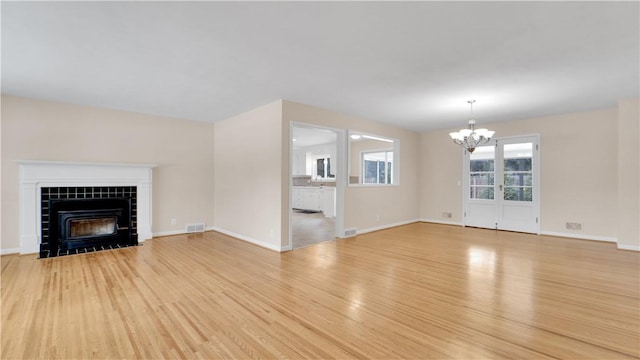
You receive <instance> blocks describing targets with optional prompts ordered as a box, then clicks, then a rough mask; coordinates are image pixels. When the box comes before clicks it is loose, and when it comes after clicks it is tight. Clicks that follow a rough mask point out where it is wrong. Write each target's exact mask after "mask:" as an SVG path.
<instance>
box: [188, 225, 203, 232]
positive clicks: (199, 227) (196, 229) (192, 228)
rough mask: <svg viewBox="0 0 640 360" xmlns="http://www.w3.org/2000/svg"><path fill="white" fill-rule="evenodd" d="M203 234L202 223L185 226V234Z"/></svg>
mask: <svg viewBox="0 0 640 360" xmlns="http://www.w3.org/2000/svg"><path fill="white" fill-rule="evenodd" d="M197 232H204V223H197V224H187V233H197Z"/></svg>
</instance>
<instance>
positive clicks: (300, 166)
mask: <svg viewBox="0 0 640 360" xmlns="http://www.w3.org/2000/svg"><path fill="white" fill-rule="evenodd" d="M292 157H293V159H292V167H293V168H292V172H291V174H293V175H311V174H307V152H306V151H304V150H293V155H292Z"/></svg>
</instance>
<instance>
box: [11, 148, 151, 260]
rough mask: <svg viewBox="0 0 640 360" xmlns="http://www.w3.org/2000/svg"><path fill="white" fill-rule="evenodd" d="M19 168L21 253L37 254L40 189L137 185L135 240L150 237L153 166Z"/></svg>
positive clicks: (36, 164) (47, 164)
mask: <svg viewBox="0 0 640 360" xmlns="http://www.w3.org/2000/svg"><path fill="white" fill-rule="evenodd" d="M18 166H19V168H20V195H19V199H20V200H19V202H20V253H21V254H32V253H37V252H39V251H40V242H41V239H40V229H41V223H40V217H41V213H40V193H41V188H43V187H64V186H136V187H137V201H136V206H137V222H138V241H139V242H143V241H145V240H147V239H151V238H152V236H153V235H152V233H151V219H152V216H151V215H152V214H151V209H152V206H151V205H152V204H151V195H152V191H151V185H152V170H153V168H154V167H156V165H153V164H122V163H88V162H62V161H34V160H23V161H18Z"/></svg>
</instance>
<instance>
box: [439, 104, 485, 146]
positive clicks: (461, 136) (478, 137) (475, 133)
mask: <svg viewBox="0 0 640 360" xmlns="http://www.w3.org/2000/svg"><path fill="white" fill-rule="evenodd" d="M467 102H468V103H469V105H470V106H471V117H470V119H469V128H468V129H462V130H460V131H458V132H452V133H449V136H451V139H452V140H453V142H454V143H456V144H458V145H460V146H462V147H463V148H465V149H466V150H467V151H469V152H470V153H472V152H473V151H474V150H475V149H476V148H477V147H478V146H481V145H483V144H486V143H487V142H488V141H489V140H491V137H492V136H493V134H494V133H495V131H490V130H487V129H476V121H475V120H474V119H473V103H474V102H476V101H475V100H469V101H467Z"/></svg>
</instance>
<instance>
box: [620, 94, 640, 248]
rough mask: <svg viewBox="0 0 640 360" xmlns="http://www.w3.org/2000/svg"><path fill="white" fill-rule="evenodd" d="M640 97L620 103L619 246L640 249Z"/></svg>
mask: <svg viewBox="0 0 640 360" xmlns="http://www.w3.org/2000/svg"><path fill="white" fill-rule="evenodd" d="M639 123H640V99H630V100H624V101H620V102H619V104H618V184H617V185H618V247H620V248H622V249H630V250H640V145H639V144H638V139H640V125H639Z"/></svg>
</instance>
